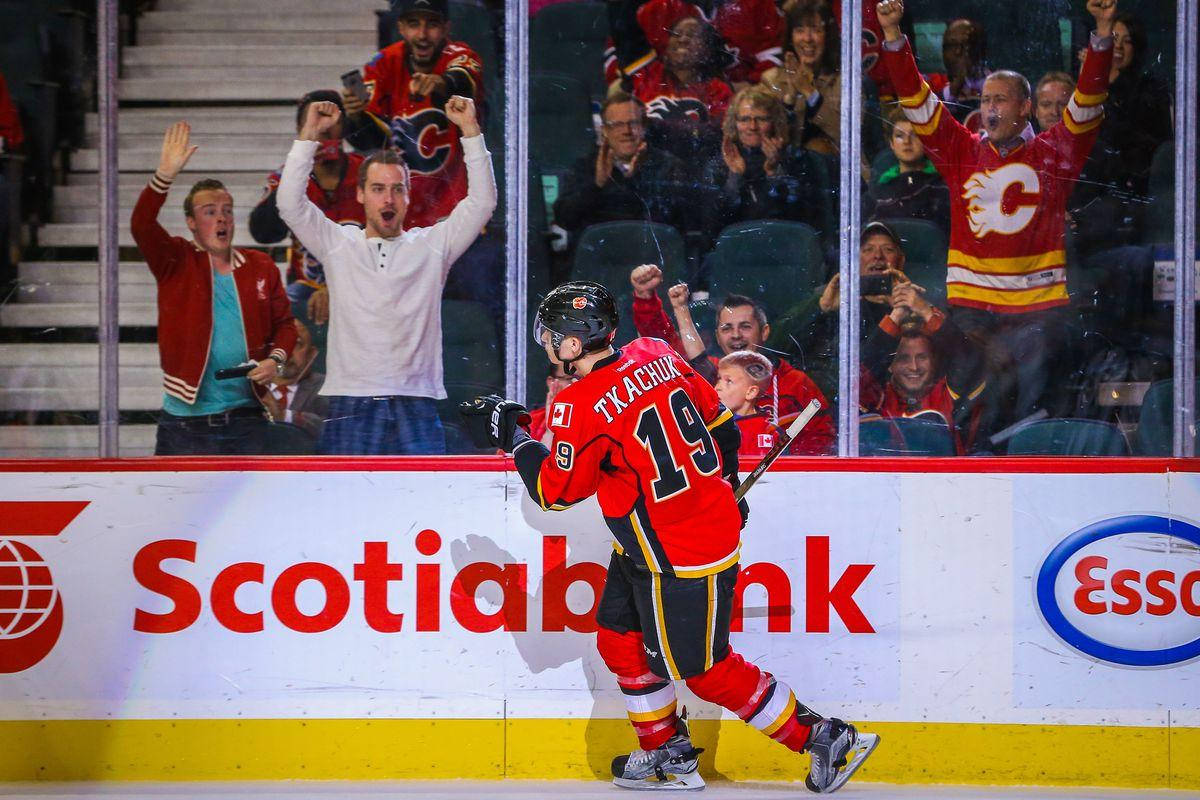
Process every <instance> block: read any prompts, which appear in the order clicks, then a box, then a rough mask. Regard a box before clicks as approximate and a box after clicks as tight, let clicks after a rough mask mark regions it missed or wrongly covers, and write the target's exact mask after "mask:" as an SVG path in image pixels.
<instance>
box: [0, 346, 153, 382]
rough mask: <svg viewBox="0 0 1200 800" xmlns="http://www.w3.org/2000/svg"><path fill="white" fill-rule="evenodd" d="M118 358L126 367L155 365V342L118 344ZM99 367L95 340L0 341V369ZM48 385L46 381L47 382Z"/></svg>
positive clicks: (97, 348) (98, 351)
mask: <svg viewBox="0 0 1200 800" xmlns="http://www.w3.org/2000/svg"><path fill="white" fill-rule="evenodd" d="M118 359H119V361H120V364H121V367H122V369H123V368H125V367H139V368H143V367H153V368H154V369H158V345H156V344H133V343H126V344H121V345H118ZM59 366H61V367H92V368H93V369H99V366H100V345H98V344H0V369H15V368H20V367H24V368H26V369H29V368H33V369H52V368H55V367H59ZM46 385H49V384H46Z"/></svg>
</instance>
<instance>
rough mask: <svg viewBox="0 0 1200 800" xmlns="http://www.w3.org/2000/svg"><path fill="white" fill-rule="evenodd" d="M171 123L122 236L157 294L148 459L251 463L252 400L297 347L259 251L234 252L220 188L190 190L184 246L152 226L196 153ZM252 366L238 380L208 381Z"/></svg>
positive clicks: (257, 432)
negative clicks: (219, 458) (153, 424)
mask: <svg viewBox="0 0 1200 800" xmlns="http://www.w3.org/2000/svg"><path fill="white" fill-rule="evenodd" d="M190 138H191V129H190V128H189V127H188V124H187V123H186V122H177V123H175V124H174V125H172V126H171V127H170V128H168V129H167V133H166V135H165V136H164V137H163V146H162V154H161V156H160V158H159V162H158V170H157V171H156V172H155V173H154V177H152V178H151V179H150V185H149V186H147V187H146V188H145V189H143V190H142V193H141V195H140V196H139V197H138V200H137V205H135V206H134V209H133V217H132V219H131V221H130V228H131V230H132V232H133V239H134V241H135V242H136V243H137V246H138V247H139V248H140V249H141V251H142V256H143V257H144V258H145V259H146V265H147V266H148V267H149V268H150V272H151V273H153V275H154V280H155V282H156V283H157V284H158V352H159V361H160V363H161V365H162V370H163V387H164V389H165V392H166V393H165V395H164V397H163V412H162V416H161V417H160V418H159V422H158V437H157V442H156V444H155V447H154V452H155V455H251V454H255V453H262V452H264V450H265V437H266V430H267V420H266V418H265V417H264V416H263V409H262V406H260V405H259V401H258V399H256V398H257V397H259V396H261V393H262V392H263V391H264V387H265V386H266V385H267V384H269V383H270V382H271V381H272V380H274V379H275V377H276V376H277V373H278V370H279V369H281V368H282V367H283V365H284V363H285V362H286V361H287V359H288V357H289V355H290V354H291V352H292V347H293V345H294V344H295V342H296V326H295V325H294V321H293V319H292V315H291V312H290V311H289V304H288V299H287V294H286V293H285V292H284V290H283V282H282V281H281V280H280V278H279V269H278V268H277V267H276V266H275V262H274V261H272V260H271V258H270V256H268V255H267V254H266V253H263V252H262V251H259V250H239V249H236V248H234V247H233V232H234V228H233V198H232V197H231V196H230V195H229V192H228V191H226V189H225V187H224V186H223V185H222V184H221V183H220V181H216V180H212V179H206V180H201V181H198V182H197V183H196V184H195V185H194V186H192V189H191V191H189V192H188V194H187V197H186V198H185V199H184V201H183V212H184V215H185V219H186V222H187V226H188V230H190V231H191V232H192V237H193V238H192V241H188V240H186V239H183V238H180V237H178V236H171V235H170V234H168V233H167V232H166V230H164V229H163V227H162V225H160V224H159V222H158V212H159V210H160V209H162V206H163V203H164V202H166V199H167V192H168V190H169V189H170V188H171V183H172V182H173V181H174V180H175V177H176V176H177V175H178V174H179V172H180V170H182V169H183V167H184V165H185V164H186V163H187V162H188V159H190V158H191V157H192V154H193V153H195V152H196V147H194V146H191V145H190ZM250 360H255V361H257V362H258V363H257V365H255V366H254V368H253V369H252V370H251V371H250V373H249V374H248V375H247V376H246V378H249V380H246V379H244V378H235V379H232V380H218V379H217V371H218V370H220V369H223V368H229V367H235V366H238V365H240V364H242V363H244V362H246V361H250Z"/></svg>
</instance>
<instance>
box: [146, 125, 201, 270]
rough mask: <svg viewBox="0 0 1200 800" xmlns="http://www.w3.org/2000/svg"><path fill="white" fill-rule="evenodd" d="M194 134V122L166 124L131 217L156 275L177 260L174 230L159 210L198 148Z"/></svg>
mask: <svg viewBox="0 0 1200 800" xmlns="http://www.w3.org/2000/svg"><path fill="white" fill-rule="evenodd" d="M191 134H192V129H191V126H190V125H188V124H187V123H186V122H176V123H175V124H174V125H172V126H171V127H169V128H167V132H166V133H165V134H163V144H162V151H161V153H160V154H159V158H158V169H156V170H155V171H154V176H153V177H151V178H150V185H148V186H147V187H146V188H145V189H143V190H142V193H141V195H140V196H139V197H138V200H137V204H136V205H134V207H133V215H132V217H131V218H130V221H129V227H130V231H131V233H132V234H133V240H134V242H136V243H137V246H138V248H139V249H141V251H142V255H143V256H145V258H146V264H147V266H149V267H150V271H151V272H152V273H154V276H155V277H156V278H162V277H163V276H164V275H166V274H167V273H168V272H170V271H171V269H172V268H173V266H174V265H175V264H176V263H177V262H176V260H175V259H174V258H173V257H172V256H171V255H170V254H171V252H172V248H171V234H169V233H167V231H166V229H165V228H163V226H162V225H161V224H160V223H159V221H158V212H159V211H160V210H161V209H162V207H163V203H165V202H166V200H167V192H168V191H170V189H171V184H172V183H173V182H174V180H175V177H176V176H177V175H178V174H179V173H180V171H181V170H182V169H183V167H184V165H186V164H187V162H188V159H190V158H191V157H192V154H193V153H195V152H196V150H197V146H196V145H193V144H192V143H191Z"/></svg>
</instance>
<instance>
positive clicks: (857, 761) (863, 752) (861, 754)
mask: <svg viewBox="0 0 1200 800" xmlns="http://www.w3.org/2000/svg"><path fill="white" fill-rule="evenodd" d="M876 747H879V734H877V733H860V734H858V739H857V740H856V741H855V742H854V747H852V748H851V749H850V752H849V753H847V756H849V760H848V761H847V762H846V766H844V767H842V768H841V769H839V770H838V774H837V777H835V778H834V779H833V781H832V782H831V783H830V784H829V786H827V787H825V791H823V792H822V793H821V794H832V793H833V792H836V791H837V790H838V789H840V788H842V787H843V786H845V785H846V782H847V781H848V780H850V777H851V776H852V775H853V774H854V773H855V772H858V768H859V767H861V766H862V765H863V762H864V761H866V760H867V756H869V755H871V753H874V752H875V748H876Z"/></svg>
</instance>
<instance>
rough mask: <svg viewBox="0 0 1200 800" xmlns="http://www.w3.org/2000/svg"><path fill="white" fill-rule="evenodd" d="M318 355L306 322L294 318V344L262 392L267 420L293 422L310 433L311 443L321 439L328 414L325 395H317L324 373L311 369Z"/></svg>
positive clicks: (322, 384) (323, 379)
mask: <svg viewBox="0 0 1200 800" xmlns="http://www.w3.org/2000/svg"><path fill="white" fill-rule="evenodd" d="M318 355H319V352H318V351H317V346H316V345H315V344H313V340H312V333H311V332H310V331H309V329H308V326H307V325H305V324H304V323H303V322H301V321H300V320H296V348H295V349H294V350H292V355H291V357H290V358H289V359H288V360H287V363H285V364H284V365H283V369H282V370H280V371H279V374H278V375H277V376H275V378H273V379H272V380H271V384H270V385H269V386H268V387H267V388H268V390H269V391H268V392H267V393H265V394H264V395H263V405H264V406H266V408H267V413H268V414H269V415H270V417H271V421H273V422H284V423H287V424H289V425H295V426H296V427H298V428H300V429H301V430H303V431H304V432H305V433H307V434H308V435H309V436H310V437H312V443H313V445H315V444H316V443H317V442H319V441H320V440H321V430H322V428H324V427H325V420H326V419H328V417H329V398H327V397H324V396H323V395H321V387H322V386H324V385H325V374H324V373H321V372H314V371H313V364H314V363H316V360H317V356H318Z"/></svg>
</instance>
